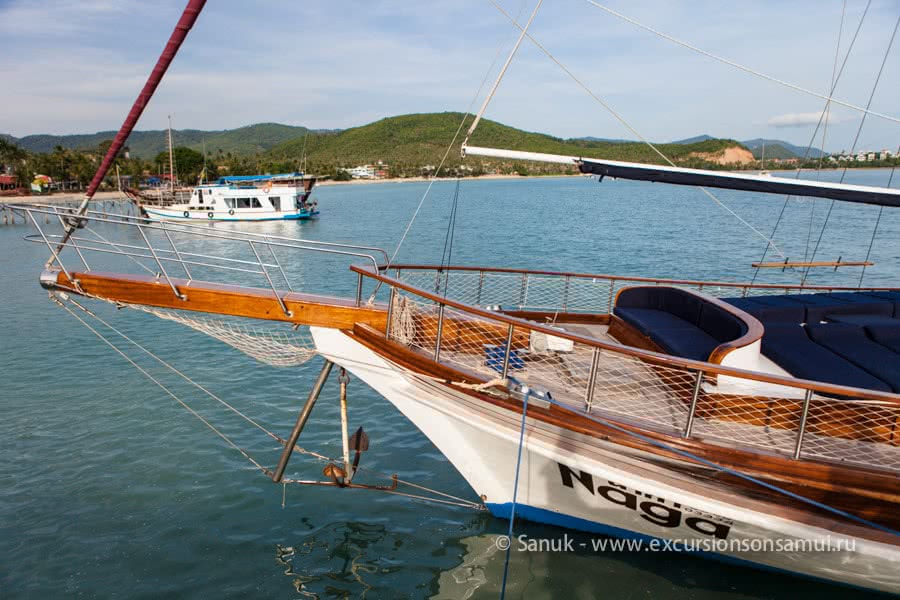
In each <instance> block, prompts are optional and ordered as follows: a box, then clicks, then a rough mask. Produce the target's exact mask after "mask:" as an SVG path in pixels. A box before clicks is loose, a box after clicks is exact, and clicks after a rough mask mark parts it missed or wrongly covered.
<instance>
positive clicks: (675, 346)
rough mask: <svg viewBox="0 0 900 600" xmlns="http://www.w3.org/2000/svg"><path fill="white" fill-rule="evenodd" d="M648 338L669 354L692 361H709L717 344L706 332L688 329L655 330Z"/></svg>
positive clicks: (694, 328)
mask: <svg viewBox="0 0 900 600" xmlns="http://www.w3.org/2000/svg"><path fill="white" fill-rule="evenodd" d="M650 338H651V339H652V340H653V341H654V342H656V343H657V344H659V347H660V348H662V349H663V350H665V351H666V352H668V353H670V354H674V355H675V356H681V357H683V358H692V359H694V360H703V361H706V360H709V355H710V354H712V351H713V350H715V348H716V346H718V345H719V342H718V341H717V340H716V339H714V338H713V337H712V336H710V335H709V334H707V333H706V332H704V331H702V330H700V329H697V328H696V327H692V328H690V329H657V330H655V331H653V332H651V334H650Z"/></svg>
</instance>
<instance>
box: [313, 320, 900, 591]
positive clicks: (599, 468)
mask: <svg viewBox="0 0 900 600" xmlns="http://www.w3.org/2000/svg"><path fill="white" fill-rule="evenodd" d="M312 333H313V337H314V339H315V342H316V347H317V349H318V350H319V352H320V353H321V354H323V355H324V356H325V357H326V358H328V359H330V360H332V361H333V362H335V363H337V364H339V365H341V366H343V367H345V368H346V369H348V370H349V371H350V372H351V373H353V374H354V375H356V376H357V377H359V378H360V379H361V380H363V381H365V382H366V383H367V384H368V385H370V386H371V387H372V388H374V389H375V390H376V391H377V392H378V393H380V394H381V395H382V396H384V397H385V398H386V399H387V400H388V401H390V402H391V403H392V404H394V406H396V407H397V409H398V410H400V411H401V412H402V413H403V414H404V415H405V416H406V417H407V418H409V419H410V420H411V421H412V422H413V423H414V424H415V425H416V426H417V427H418V428H419V429H420V430H421V431H422V432H423V433H424V434H425V435H426V436H427V437H428V438H429V439H430V440H431V441H432V442H433V443H434V445H435V446H436V447H437V448H438V449H439V450H440V451H441V452H442V453H443V454H444V455H445V456H446V457H447V458H448V459H449V460H450V462H451V463H453V465H454V466H455V467H456V468H457V469H458V470H459V472H460V473H461V474H462V475H463V477H464V478H465V479H466V480H467V481H468V482H469V484H470V485H471V486H472V488H473V489H474V490H475V492H476V493H477V494H478V495H479V496H481V498H482V499H483V500H484V502H485V503H486V504H487V506H488V507H489V508H490V509H491V511H492V512H493V513H494V514H495V515H496V516H499V517H504V518H508V517H509V510H510V503H511V502H512V499H513V488H514V481H515V467H516V460H517V456H518V446H519V433H520V429H521V415H516V414H513V413H510V412H509V411H506V410H504V409H501V408H498V407H493V406H488V405H486V404H485V403H483V402H480V401H478V400H476V399H473V398H471V397H469V396H467V395H465V394H462V393H459V392H457V391H456V390H453V389H451V388H449V387H447V386H445V385H442V384H440V383H437V382H433V381H431V380H429V379H427V378H424V377H420V376H417V375H415V374H412V373H410V372H408V371H405V370H404V369H402V368H401V367H399V366H397V365H394V364H392V363H390V362H388V361H386V360H385V359H384V358H382V357H381V356H379V355H378V354H376V353H375V352H372V351H371V350H369V349H368V348H367V347H365V346H363V345H362V344H359V343H358V342H356V341H354V340H353V339H352V338H350V337H349V336H347V335H345V334H343V333H341V332H339V331H336V330H332V329H322V328H312ZM647 458H649V455H644V454H642V453H640V452H638V451H633V452H627V451H624V450H623V449H622V448H621V447H620V446H614V445H612V444H610V443H608V442H602V441H600V440H598V439H596V438H592V437H589V436H584V435H580V434H576V433H573V432H571V431H568V430H563V429H560V428H557V427H554V426H552V425H549V424H547V423H544V422H540V421H532V420H530V419H529V421H528V424H527V428H526V443H525V450H524V452H523V455H522V464H521V470H520V474H519V489H518V496H517V509H516V515H517V517H520V518H526V519H529V520H533V521H540V522H545V523H550V524H554V525H559V526H563V527H569V528H573V529H580V530H585V531H593V532H599V533H608V534H611V535H615V536H619V537H634V538H643V539H649V538H653V539H661V540H679V541H682V542H683V543H684V545H685V547H686V548H688V549H692V550H698V551H703V552H708V553H711V554H715V555H717V556H718V557H720V558H724V559H726V560H733V561H738V562H742V563H752V564H754V565H757V566H762V567H767V568H771V569H777V570H781V571H787V572H791V573H796V574H801V575H806V576H809V577H814V578H818V579H823V580H828V581H834V582H841V583H845V584H850V585H854V586H859V587H863V588H870V589H877V590H882V591H888V592H894V593H898V592H900V548H898V547H897V546H892V545H889V544H883V543H879V542H874V541H870V540H867V539H863V538H858V537H852V536H848V535H842V534H836V533H834V532H832V531H829V530H828V529H825V528H823V527H817V526H812V525H809V524H806V523H802V522H800V521H795V520H791V519H788V518H784V517H776V516H773V515H772V514H771V513H772V510H771V509H772V508H773V507H772V506H771V505H770V504H767V503H764V502H761V501H752V500H748V499H747V498H745V497H738V496H737V495H736V494H734V493H733V492H730V491H729V490H727V489H725V488H723V487H721V486H715V485H714V484H710V483H705V482H700V481H697V480H695V479H689V478H687V477H686V476H683V475H680V474H678V473H676V472H674V471H669V470H666V469H665V468H664V467H663V466H660V465H659V462H660V461H659V457H656V460H655V461H654V462H650V461H649V460H645V459H647ZM823 525H826V526H827V523H824V520H823ZM808 540H818V541H819V543H820V544H823V543H825V540H828V542H829V545H830V547H831V548H840V550H837V551H819V552H815V551H797V550H796V549H797V548H802V547H803V546H802V544H808V543H809V542H808ZM762 544H770V546H768V548H771V547H774V545H777V547H778V548H780V549H784V551H778V552H774V551H759V550H757V551H753V550H754V549H759V548H761V547H762Z"/></svg>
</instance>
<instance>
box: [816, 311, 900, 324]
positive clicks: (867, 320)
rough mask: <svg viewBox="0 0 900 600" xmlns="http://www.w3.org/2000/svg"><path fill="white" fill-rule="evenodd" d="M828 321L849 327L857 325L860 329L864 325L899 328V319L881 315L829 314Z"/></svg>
mask: <svg viewBox="0 0 900 600" xmlns="http://www.w3.org/2000/svg"><path fill="white" fill-rule="evenodd" d="M828 320H829V321H832V322H834V323H849V324H851V325H859V326H860V327H865V326H866V325H876V326H877V325H897V326H900V319H894V318H893V317H884V316H881V315H841V314H830V315H828Z"/></svg>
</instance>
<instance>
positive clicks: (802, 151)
mask: <svg viewBox="0 0 900 600" xmlns="http://www.w3.org/2000/svg"><path fill="white" fill-rule="evenodd" d="M741 143H742V144H743V145H745V146H747V147H748V148H750V150H752V151H753V156H756V157H757V158H759V156H760V155H761V154H762V145H763V144H765V145H766V158H803V157H804V156H808V157H809V158H820V157H822V156H825V154H826V153H823V152H822V151H821V150H819V149H818V148H811V149H810V150H809V154H807V152H806V146H796V145H794V144H792V143H790V142H785V141H784V140H766V139H762V138H757V139H755V140H744V141H742V142H741ZM770 146H772V147H773V148H774V147H775V146H780V147H781V150H783V151H784V152H787V153H788V154H789V156H776V155H775V154H774V153H770V151H769V147H770ZM757 149H758V150H759V151H757ZM772 152H778V150H774V149H773V150H772Z"/></svg>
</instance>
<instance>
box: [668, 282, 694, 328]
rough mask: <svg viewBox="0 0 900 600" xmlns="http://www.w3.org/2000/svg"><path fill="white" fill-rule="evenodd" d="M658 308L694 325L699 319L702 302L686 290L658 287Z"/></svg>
mask: <svg viewBox="0 0 900 600" xmlns="http://www.w3.org/2000/svg"><path fill="white" fill-rule="evenodd" d="M662 290H665V293H662V294H660V297H659V309H660V310H663V311H665V312H667V313H671V314H673V315H675V316H677V317H681V318H682V319H684V320H685V321H687V322H688V323H691V324H693V325H696V324H697V323H698V322H699V321H700V310H701V309H702V308H703V304H704V302H703V301H702V300H701V299H700V298H698V297H696V296H694V295H692V294H689V293H687V292H683V291H681V290H679V289H675V288H660V291H662Z"/></svg>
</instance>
